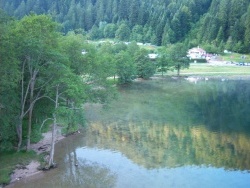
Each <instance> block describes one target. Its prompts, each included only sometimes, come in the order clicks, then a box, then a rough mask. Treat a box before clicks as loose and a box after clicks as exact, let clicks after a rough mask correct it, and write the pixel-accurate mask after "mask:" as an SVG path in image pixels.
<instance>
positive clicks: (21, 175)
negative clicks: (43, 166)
mask: <svg viewBox="0 0 250 188" xmlns="http://www.w3.org/2000/svg"><path fill="white" fill-rule="evenodd" d="M51 138H52V133H51V131H50V132H47V133H43V139H42V140H40V141H39V142H38V143H35V144H31V149H32V150H34V151H35V152H36V153H37V154H41V153H43V152H48V151H50V145H51ZM63 138H65V137H64V136H62V134H61V128H60V127H59V128H58V129H57V136H56V142H58V141H60V140H62V139H63ZM39 167H40V163H39V162H38V161H31V162H30V164H28V165H27V166H25V167H23V166H18V165H17V168H16V169H15V170H14V172H13V173H12V174H11V181H10V184H11V183H14V182H15V181H18V180H20V179H25V178H28V177H30V176H33V175H36V174H38V173H42V171H41V170H39V169H38V168H39ZM7 187H8V186H7Z"/></svg>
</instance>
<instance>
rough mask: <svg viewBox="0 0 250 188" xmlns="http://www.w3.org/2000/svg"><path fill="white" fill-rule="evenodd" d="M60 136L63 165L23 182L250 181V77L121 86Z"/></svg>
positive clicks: (204, 183)
mask: <svg viewBox="0 0 250 188" xmlns="http://www.w3.org/2000/svg"><path fill="white" fill-rule="evenodd" d="M120 93H121V95H120V97H119V98H118V99H117V100H116V101H114V102H112V104H111V105H110V106H109V107H107V108H104V109H102V108H101V107H100V106H98V105H88V106H87V107H86V116H87V118H88V122H89V123H88V126H87V127H86V128H85V129H84V130H82V131H81V133H80V134H78V135H75V136H71V137H68V138H67V139H65V140H63V141H62V142H60V143H58V144H57V148H56V156H57V157H56V162H57V163H58V164H59V167H58V168H57V169H55V170H52V171H49V172H46V173H44V174H42V175H40V176H35V177H33V178H31V179H30V180H25V181H21V182H19V183H17V184H15V186H16V187H37V188H38V187H86V188H89V187H100V188H102V187H104V188H105V187H118V188H120V187H121V188H125V187H126V188H127V187H140V188H147V187H150V188H151V187H192V188H193V187H194V188H195V187H209V188H210V187H211V188H214V187H237V188H238V187H250V115H249V114H250V81H244V80H237V81H233V80H231V81H224V82H222V81H221V80H208V81H205V80H202V81H199V82H197V83H196V84H194V83H189V82H188V81H186V80H181V81H177V80H154V81H143V82H138V83H134V84H133V85H129V86H126V87H123V88H120Z"/></svg>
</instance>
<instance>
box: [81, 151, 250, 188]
mask: <svg viewBox="0 0 250 188" xmlns="http://www.w3.org/2000/svg"><path fill="white" fill-rule="evenodd" d="M76 154H77V157H78V159H82V160H86V162H87V163H96V164H98V165H101V166H105V167H106V168H108V169H109V170H110V171H111V172H112V173H114V174H116V175H117V176H118V179H117V184H116V186H117V187H119V188H123V187H124V188H125V187H126V188H127V187H133V188H137V187H143V188H147V187H150V188H151V187H192V188H194V187H209V188H210V187H213V188H214V187H227V188H228V187H233V188H235V187H237V188H238V187H240V188H241V187H242V188H245V187H246V188H248V187H250V174H249V173H247V172H246V171H244V172H242V171H226V170H224V169H222V168H217V169H216V168H213V167H204V166H184V167H177V168H171V169H168V168H160V169H151V170H148V169H146V168H144V167H141V166H138V165H137V164H135V163H133V162H132V161H131V160H129V159H128V158H127V157H126V156H124V155H123V154H122V153H120V152H117V151H112V150H100V149H93V148H86V147H84V148H79V149H77V150H76Z"/></svg>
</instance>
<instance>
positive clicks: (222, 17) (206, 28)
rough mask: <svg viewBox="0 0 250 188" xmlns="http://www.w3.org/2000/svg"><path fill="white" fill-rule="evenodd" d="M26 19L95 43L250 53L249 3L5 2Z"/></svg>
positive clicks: (238, 0)
mask: <svg viewBox="0 0 250 188" xmlns="http://www.w3.org/2000/svg"><path fill="white" fill-rule="evenodd" d="M0 6H1V8H2V9H3V10H4V11H6V12H7V13H8V14H9V15H11V16H15V17H17V18H21V17H23V16H24V15H27V14H29V13H30V12H31V11H33V12H35V13H37V14H41V13H46V14H50V15H51V16H52V17H53V18H54V20H56V21H57V22H59V23H62V27H63V28H62V30H63V32H65V33H66V32H67V31H69V30H75V31H78V32H79V31H83V30H84V31H85V32H88V33H90V37H91V38H92V39H98V38H104V37H105V38H114V37H116V38H118V39H120V40H135V41H138V42H151V43H153V44H157V45H166V44H169V43H176V42H179V41H183V40H184V39H187V40H188V41H189V44H190V45H197V44H200V43H207V44H208V43H209V44H213V45H215V46H216V47H219V46H220V47H221V48H225V47H226V48H227V49H229V50H234V51H239V52H249V51H250V50H249V42H250V1H249V0H54V1H51V0H14V1H9V0H1V4H0Z"/></svg>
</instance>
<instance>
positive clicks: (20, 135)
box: [16, 117, 23, 151]
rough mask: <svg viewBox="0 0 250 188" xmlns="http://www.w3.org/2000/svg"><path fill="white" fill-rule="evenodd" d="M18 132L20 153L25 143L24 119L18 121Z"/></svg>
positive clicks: (18, 149)
mask: <svg viewBox="0 0 250 188" xmlns="http://www.w3.org/2000/svg"><path fill="white" fill-rule="evenodd" d="M16 130H17V137H18V145H17V151H20V149H21V146H22V142H23V119H22V118H21V117H20V118H19V120H18V123H17V127H16Z"/></svg>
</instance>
